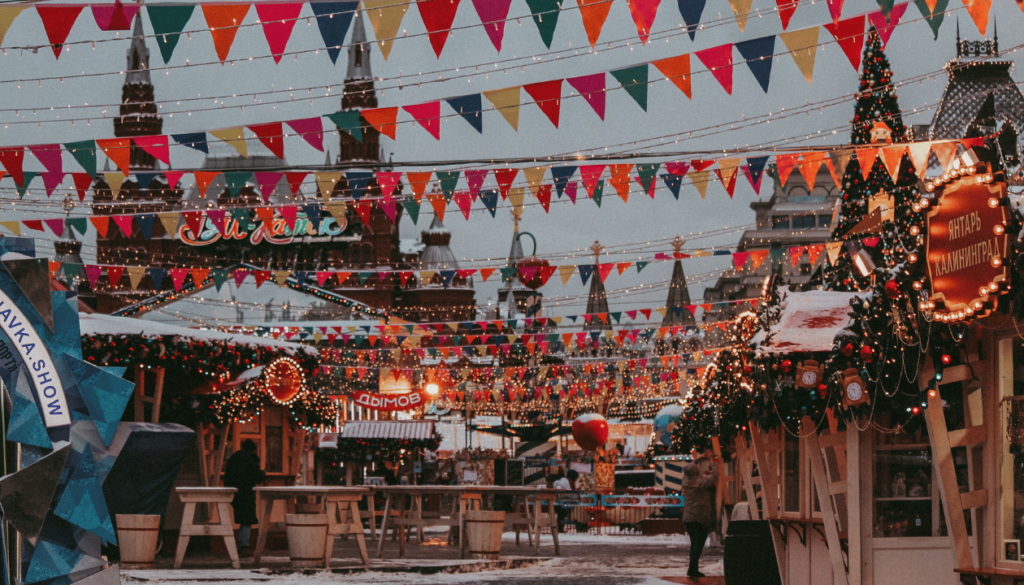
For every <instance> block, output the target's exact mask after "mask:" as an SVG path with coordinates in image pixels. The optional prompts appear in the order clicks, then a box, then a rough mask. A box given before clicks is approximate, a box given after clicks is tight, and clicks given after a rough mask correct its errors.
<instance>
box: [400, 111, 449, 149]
mask: <svg viewBox="0 0 1024 585" xmlns="http://www.w3.org/2000/svg"><path fill="white" fill-rule="evenodd" d="M402 109H403V110H405V111H406V112H409V114H410V115H412V117H413V118H414V119H415V120H416V122H417V123H419V125H420V126H423V129H424V130H426V131H427V132H429V133H430V135H431V136H433V137H434V140H441V102H440V101H434V102H427V103H425V104H416V105H412V106H402Z"/></svg>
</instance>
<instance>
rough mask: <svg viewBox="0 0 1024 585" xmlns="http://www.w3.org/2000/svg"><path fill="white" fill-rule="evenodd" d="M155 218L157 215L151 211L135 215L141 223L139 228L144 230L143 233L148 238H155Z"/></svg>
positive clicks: (136, 219)
mask: <svg viewBox="0 0 1024 585" xmlns="http://www.w3.org/2000/svg"><path fill="white" fill-rule="evenodd" d="M155 220H156V216H155V215H153V214H151V213H147V214H144V215H136V216H135V221H137V222H138V223H139V229H140V230H142V235H143V236H144V237H145V238H146V239H147V240H152V239H153V222H154V221H155Z"/></svg>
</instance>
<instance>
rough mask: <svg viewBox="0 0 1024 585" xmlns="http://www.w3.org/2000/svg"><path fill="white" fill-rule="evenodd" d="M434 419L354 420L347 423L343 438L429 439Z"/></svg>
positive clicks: (432, 431)
mask: <svg viewBox="0 0 1024 585" xmlns="http://www.w3.org/2000/svg"><path fill="white" fill-rule="evenodd" d="M433 436H434V421H432V420H354V421H350V422H347V423H345V428H344V429H343V430H342V431H341V438H342V439H429V438H431V437H433Z"/></svg>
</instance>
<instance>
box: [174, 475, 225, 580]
mask: <svg viewBox="0 0 1024 585" xmlns="http://www.w3.org/2000/svg"><path fill="white" fill-rule="evenodd" d="M175 491H176V492H178V497H179V498H181V501H182V503H183V504H185V511H184V512H183V513H182V517H181V531H180V532H179V533H178V551H177V553H176V554H175V555H174V568H175V569H180V568H181V563H182V562H183V561H184V560H185V550H186V549H187V548H188V541H189V539H190V538H192V537H193V536H221V537H223V538H224V546H225V548H227V549H228V556H229V557H231V566H232V567H234V568H236V569H240V568H241V564H239V562H238V549H236V548H235V531H234V530H233V529H232V527H231V510H230V508H229V506H230V504H231V500H233V499H235V492H236V491H238V490H236V489H235V488H226V487H179V488H175ZM196 504H215V505H216V507H217V515H218V516H219V520H220V522H217V523H214V524H196V523H195V515H196Z"/></svg>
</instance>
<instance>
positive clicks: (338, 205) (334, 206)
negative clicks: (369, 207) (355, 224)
mask: <svg viewBox="0 0 1024 585" xmlns="http://www.w3.org/2000/svg"><path fill="white" fill-rule="evenodd" d="M324 209H326V210H327V213H330V214H331V217H333V218H334V220H335V221H336V222H337V223H338V225H341V223H342V221H343V220H344V219H345V202H344V201H335V202H334V203H325V204H324Z"/></svg>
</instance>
